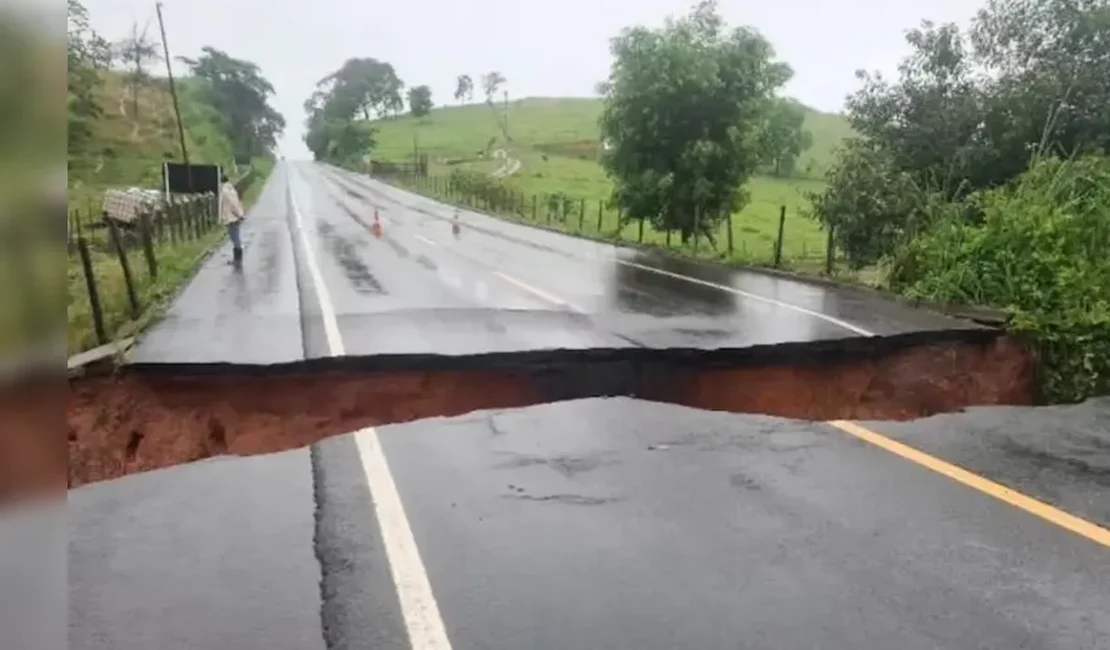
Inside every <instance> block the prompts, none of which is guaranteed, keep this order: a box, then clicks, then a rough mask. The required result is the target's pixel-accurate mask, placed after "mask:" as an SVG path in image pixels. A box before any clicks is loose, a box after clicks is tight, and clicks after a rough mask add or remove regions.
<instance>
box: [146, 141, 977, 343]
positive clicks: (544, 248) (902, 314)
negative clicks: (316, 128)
mask: <svg viewBox="0 0 1110 650" xmlns="http://www.w3.org/2000/svg"><path fill="white" fill-rule="evenodd" d="M375 212H376V213H377V214H378V217H379V219H380V221H381V223H382V225H383V228H382V234H381V237H380V238H378V237H375V236H374V235H373V232H372V224H373V221H374V215H375ZM453 217H454V209H453V208H450V207H448V206H445V205H442V204H439V203H437V202H434V201H430V200H427V199H424V198H422V197H419V196H417V195H414V194H410V193H408V192H404V191H401V190H398V189H395V188H392V187H389V186H387V185H384V184H382V183H379V182H375V181H371V180H369V179H367V178H365V177H361V176H356V175H353V174H347V173H345V172H341V171H339V170H334V169H330V168H324V167H322V166H318V165H311V164H307V163H305V164H296V165H294V164H283V165H281V166H280V167H279V168H278V170H277V171H276V172H275V174H274V176H273V178H272V180H271V181H270V182H269V184H268V185H267V187H266V188H265V190H264V191H263V193H262V195H261V197H260V199H259V201H258V203H257V205H256V206H255V208H254V209H253V210H252V211H251V214H250V216H249V218H248V220H247V222H246V225H245V226H244V241H245V244H244V245H245V249H246V253H245V268H244V269H243V272H241V273H239V272H235V271H234V270H233V269H231V268H230V267H229V266H228V265H227V264H226V260H227V258H228V252H227V251H222V252H221V253H220V254H218V255H216V256H215V257H214V258H213V259H212V260H210V261H209V262H208V263H207V264H206V265H205V266H204V267H203V268H202V269H201V271H200V272H199V273H198V275H197V277H196V278H195V279H194V281H193V282H192V283H191V284H190V285H189V286H188V287H187V288H186V290H185V291H184V293H183V295H182V296H181V297H180V299H179V300H178V301H177V302H176V303H175V304H174V306H173V307H172V308H171V310H170V311H169V314H168V315H167V317H166V318H165V320H163V321H162V322H161V323H160V324H159V325H157V326H156V327H154V328H153V329H152V330H151V331H150V332H149V333H148V334H147V335H146V336H145V338H144V339H143V341H142V342H141V343H140V344H139V345H138V346H137V348H136V349H135V350H134V352H133V355H132V358H133V360H134V361H135V362H138V363H195V362H208V361H222V362H239V363H260V364H266V363H278V362H283V361H292V360H297V359H301V358H306V357H317V356H325V355H327V354H330V353H331V351H330V349H329V346H328V344H327V341H328V337H329V336H331V337H332V339H335V338H337V337H338V338H341V339H342V340H343V342H344V352H345V353H346V354H349V355H364V354H365V355H371V354H386V353H398V354H400V353H407V354H419V353H427V354H443V355H459V354H475V353H482V352H505V351H520V350H536V349H556V348H569V349H581V348H601V347H604V348H618V347H626V346H641V347H660V348H671V347H689V348H724V347H745V346H750V345H755V344H773V343H781V342H785V341H809V340H817V339H830V338H843V337H848V336H867V335H872V334H891V333H898V332H907V331H917V330H923V329H952V328H960V327H968V325H967V324H966V323H964V322H961V321H957V320H954V319H950V318H947V317H943V316H940V315H936V314H931V313H928V312H924V311H921V310H915V309H911V308H909V307H906V306H903V305H900V304H896V303H893V302H891V301H887V300H882V299H878V298H876V297H875V296H874V295H872V294H869V293H867V292H864V291H857V290H851V289H839V288H826V287H819V286H814V285H810V284H805V283H800V282H796V281H792V280H789V279H780V278H774V277H770V276H767V275H763V274H757V273H750V272H743V271H728V270H723V269H719V268H711V267H704V266H696V265H691V264H682V263H677V262H674V261H668V260H666V259H665V258H662V257H659V256H654V255H651V254H649V253H644V252H641V251H633V250H628V249H622V248H617V247H615V246H612V245H607V244H601V243H596V242H591V241H586V240H581V239H575V238H571V237H566V236H562V235H557V234H553V233H550V232H545V231H541V230H537V229H533V228H527V227H524V226H520V225H516V224H511V223H507V222H504V221H501V220H498V219H494V218H492V217H488V216H485V215H482V214H479V213H472V212H468V211H462V212H461V213H460V217H459V221H460V224H461V227H460V232H459V233H458V235H457V236H456V235H455V234H454V233H453V232H452V219H453ZM321 299H322V300H321ZM321 304H323V305H324V307H323V308H321ZM322 312H325V313H322ZM331 321H334V322H331ZM329 329H330V330H331V332H330V333H329Z"/></svg>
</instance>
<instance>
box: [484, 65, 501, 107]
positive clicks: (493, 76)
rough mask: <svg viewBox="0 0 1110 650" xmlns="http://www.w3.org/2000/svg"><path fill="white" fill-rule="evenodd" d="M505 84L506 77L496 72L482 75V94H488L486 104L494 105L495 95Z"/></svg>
mask: <svg viewBox="0 0 1110 650" xmlns="http://www.w3.org/2000/svg"><path fill="white" fill-rule="evenodd" d="M504 83H505V75H503V74H501V73H500V72H497V71H496V70H494V71H493V72H487V73H486V74H484V75H482V92H484V93H485V94H486V103H489V104H492V103H493V97H494V95H495V94H496V93H497V90H498V89H499V88H500V87H501V86H502V85H503V84H504Z"/></svg>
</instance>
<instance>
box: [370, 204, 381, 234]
mask: <svg viewBox="0 0 1110 650" xmlns="http://www.w3.org/2000/svg"><path fill="white" fill-rule="evenodd" d="M371 229H372V230H373V231H374V236H375V237H377V238H378V239H381V238H382V220H381V217H379V216H378V209H377V208H374V225H373V226H372V228H371Z"/></svg>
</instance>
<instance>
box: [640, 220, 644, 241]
mask: <svg viewBox="0 0 1110 650" xmlns="http://www.w3.org/2000/svg"><path fill="white" fill-rule="evenodd" d="M640 243H641V244H642V243H644V220H643V219H640Z"/></svg>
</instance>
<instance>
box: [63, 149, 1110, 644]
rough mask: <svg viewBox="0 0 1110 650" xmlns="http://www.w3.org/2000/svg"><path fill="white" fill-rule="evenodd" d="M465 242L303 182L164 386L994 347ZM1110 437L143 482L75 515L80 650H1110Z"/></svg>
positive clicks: (580, 405)
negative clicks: (824, 351)
mask: <svg viewBox="0 0 1110 650" xmlns="http://www.w3.org/2000/svg"><path fill="white" fill-rule="evenodd" d="M375 209H377V211H378V217H379V219H380V220H381V222H382V223H383V225H384V227H383V231H382V237H381V238H378V237H375V236H374V234H373V232H372V224H373V220H374V210H375ZM453 216H454V215H453V209H452V208H449V207H445V206H442V205H439V204H437V203H435V202H433V201H429V200H427V199H423V198H421V197H417V196H414V195H412V194H409V193H407V192H403V191H400V190H397V189H394V188H390V187H387V186H384V185H382V184H380V183H376V182H373V181H370V180H368V179H364V178H359V177H355V176H354V175H349V174H346V173H343V172H339V171H336V170H330V169H325V168H322V167H318V166H314V165H308V164H298V165H282V166H281V167H280V168H279V170H278V171H277V172H276V175H275V178H274V179H273V180H272V181H271V182H270V183H269V185H268V186H267V188H266V190H265V192H264V193H263V196H262V198H261V199H260V202H259V204H258V206H257V207H256V208H255V210H254V211H253V213H252V214H251V216H250V220H249V222H248V226H249V228H248V231H247V234H246V238H247V239H246V242H247V244H246V248H247V252H246V268H245V270H244V272H243V273H242V274H237V273H234V272H232V271H231V270H230V269H228V268H227V267H226V266H225V265H224V264H223V261H222V260H214V261H213V262H211V263H210V264H208V265H207V266H206V267H205V268H204V269H203V270H202V271H201V273H200V274H199V275H198V277H197V279H196V280H195V281H194V282H193V284H192V285H190V287H189V288H188V289H187V290H186V291H185V293H184V294H183V296H182V298H181V299H180V300H179V301H178V302H177V303H176V304H175V306H174V307H173V308H172V309H171V311H170V313H169V316H168V318H167V320H166V321H165V322H163V323H162V324H161V325H159V326H158V327H157V328H155V329H154V330H153V331H152V332H151V333H150V334H149V335H148V336H147V337H146V338H145V339H144V340H143V341H142V342H141V344H140V345H139V347H138V349H137V350H136V351H135V355H134V356H135V359H136V360H137V361H140V362H143V363H203V362H208V361H222V362H228V361H230V362H239V363H277V362H282V361H290V360H297V359H302V358H306V357H317V356H331V355H353V354H359V355H363V354H390V353H397V352H402V351H403V352H418V353H431V354H443V355H459V354H472V353H475V352H481V351H512V350H532V349H542V348H557V347H563V348H584V347H620V346H646V347H704V348H713V347H725V346H744V345H753V344H761V343H776V342H784V341H798V340H814V339H822V338H842V337H847V336H868V335H872V334H886V333H897V332H904V331H912V330H917V329H931V328H935V329H941V328H948V327H966V325H961V324H959V323H957V322H955V321H951V320H949V319H947V318H944V317H941V316H937V315H932V314H928V313H924V312H917V311H913V310H909V309H907V308H905V307H903V306H900V305H894V304H890V303H886V302H883V301H879V300H876V299H875V298H874V297H872V296H870V295H869V294H865V293H862V292H858V293H857V292H851V291H840V290H831V289H824V288H820V287H813V286H808V285H804V284H799V283H796V282H791V281H788V280H780V279H775V278H768V277H764V276H758V275H754V274H744V273H732V272H728V273H726V272H724V271H710V270H706V269H703V268H696V267H695V268H692V267H676V266H675V265H674V264H673V263H666V262H663V261H661V260H659V259H655V258H651V257H647V256H644V255H643V254H634V253H631V252H629V251H625V250H619V249H615V248H614V247H612V246H607V245H602V244H597V243H593V242H587V241H582V240H575V239H571V238H567V237H562V236H558V235H554V234H551V233H547V232H542V231H538V230H532V229H528V228H524V227H521V226H517V225H513V224H508V223H505V222H501V221H498V220H496V219H493V218H490V217H484V216H482V215H478V214H474V213H469V212H464V213H462V215H461V219H462V221H463V225H462V231H461V232H460V233H459V236H458V237H456V236H455V235H454V234H453V233H452V229H451V220H452V219H453ZM1107 421H1110V402H1106V401H1092V402H1088V403H1087V404H1084V405H1079V406H1075V407H1062V408H1059V409H1055V410H1054V409H1047V410H1041V409H1008V408H984V409H972V410H971V411H969V412H967V413H962V414H954V415H945V416H938V417H934V418H928V419H924V420H918V421H915V422H909V423H897V424H895V423H890V422H864V423H821V422H801V421H794V420H787V419H781V418H772V417H765V416H755V415H736V414H726V413H713V412H705V411H698V410H694V409H688V408H683V407H678V406H672V405H666V404H658V403H652V402H646V401H639V400H633V399H630V398H609V399H591V400H578V401H571V402H561V403H555V404H548V405H541V406H534V407H529V408H524V409H510V410H504V411H496V412H493V411H490V412H477V413H472V414H470V415H466V416H461V417H457V418H446V419H432V420H423V421H417V422H413V423H408V424H400V425H391V426H385V427H380V428H377V429H364V430H360V431H355V432H352V433H350V434H348V435H345V436H340V437H336V438H332V439H330V440H327V441H325V442H322V443H319V444H316V445H314V446H313V447H311V448H309V449H302V450H297V451H292V452H286V453H282V454H275V455H269V456H257V457H251V458H235V459H232V458H216V459H211V460H207V461H202V462H198V463H193V464H189V465H184V466H179V467H176V468H171V469H168V470H161V471H156V472H149V473H146V474H140V475H135V476H130V477H126V478H123V479H119V480H115V481H110V482H105V483H99V484H94V485H90V486H86V487H83V488H80V489H77V490H72V491H71V492H70V494H69V526H70V531H69V532H70V550H69V560H70V563H69V596H70V598H69V632H70V647H71V648H75V649H85V648H90V649H91V648H122V649H130V648H135V649H140V648H143V649H146V648H152V647H157V648H167V649H173V648H209V647H227V648H237V649H238V648H259V649H263V648H264V649H266V650H275V649H276V650H284V649H286V648H288V649H290V650H292V649H294V648H296V649H298V650H301V649H309V648H329V649H330V648H367V649H370V648H373V649H375V650H378V649H382V650H389V649H392V648H415V649H421V650H424V649H440V648H456V649H463V648H466V649H470V648H506V649H509V648H512V649H517V648H551V649H561V648H636V649H637V650H639V649H652V648H743V649H747V648H776V649H777V648H807V649H808V648H821V649H845V650H849V649H850V650H870V649H883V650H885V649H889V648H897V649H899V650H903V649H904V650H916V649H918V648H920V649H935V648H950V649H957V648H958V649H964V648H977V649H978V648H998V649H1000V650H1002V649H1005V650H1011V649H1018V648H1029V649H1053V648H1059V649H1068V650H1075V649H1103V648H1110V532H1107V530H1106V528H1107V527H1108V526H1110V506H1108V505H1107V504H1110V482H1108V481H1106V480H1105V477H1106V476H1110V431H1108V430H1107V428H1106V427H1105V426H1104V425H1105V423H1106V422H1107ZM1045 429H1052V433H1053V434H1054V435H1052V436H1050V437H1046V436H1044V435H1043V433H1044V431H1045ZM961 432H964V433H968V432H972V433H974V437H970V436H968V435H960V434H961ZM961 472H963V473H961ZM1007 486H1008V487H1007ZM1009 488H1013V489H1009Z"/></svg>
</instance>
